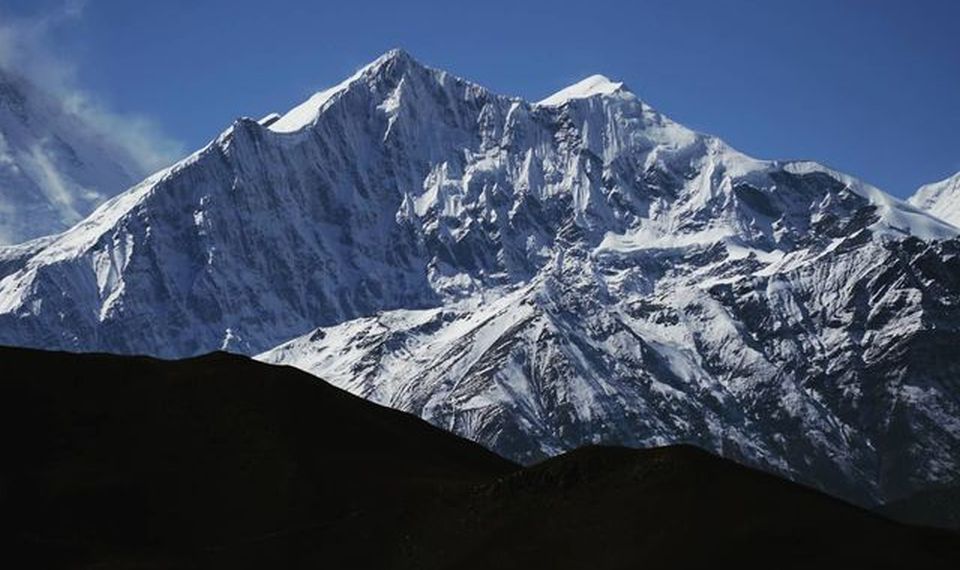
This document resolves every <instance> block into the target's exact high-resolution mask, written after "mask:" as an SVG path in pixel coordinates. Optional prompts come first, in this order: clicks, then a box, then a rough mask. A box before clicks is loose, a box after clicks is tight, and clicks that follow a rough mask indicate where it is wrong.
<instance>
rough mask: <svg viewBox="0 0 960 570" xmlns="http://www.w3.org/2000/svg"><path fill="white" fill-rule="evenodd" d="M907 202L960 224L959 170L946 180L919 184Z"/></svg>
mask: <svg viewBox="0 0 960 570" xmlns="http://www.w3.org/2000/svg"><path fill="white" fill-rule="evenodd" d="M908 202H909V203H910V204H913V205H914V206H916V207H917V208H920V209H922V210H926V211H927V212H930V213H931V214H933V215H934V216H937V217H938V218H940V219H942V220H946V221H948V222H950V223H951V224H953V225H955V226H960V172H958V173H956V174H954V175H953V176H951V177H950V178H947V179H946V180H941V181H940V182H934V183H933V184H927V185H925V186H921V187H920V189H919V190H917V192H916V194H914V195H913V196H911V197H910V199H909V200H908Z"/></svg>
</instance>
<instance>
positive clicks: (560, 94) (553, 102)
mask: <svg viewBox="0 0 960 570" xmlns="http://www.w3.org/2000/svg"><path fill="white" fill-rule="evenodd" d="M614 93H623V94H627V95H628V96H632V93H630V92H629V91H628V90H627V89H626V88H625V87H624V85H623V83H621V82H616V81H613V80H611V79H609V78H608V77H606V76H603V75H591V76H590V77H587V78H586V79H584V80H582V81H578V82H577V83H574V84H573V85H571V86H569V87H565V88H563V89H561V90H560V91H557V92H556V93H554V94H553V95H551V96H549V97H547V98H546V99H543V100H542V101H539V102H538V103H537V105H540V106H542V107H556V106H558V105H563V104H564V103H566V102H568V101H570V100H572V99H587V98H588V97H593V96H595V95H613V94H614Z"/></svg>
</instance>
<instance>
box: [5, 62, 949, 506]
mask: <svg viewBox="0 0 960 570" xmlns="http://www.w3.org/2000/svg"><path fill="white" fill-rule="evenodd" d="M265 125H267V126H265ZM956 232H957V230H956V229H955V228H954V227H953V226H951V225H949V224H947V223H945V222H942V221H941V220H938V219H936V218H934V217H931V216H929V215H927V214H925V213H923V212H922V211H920V210H917V209H916V208H914V207H912V206H909V205H907V204H904V203H901V202H899V201H897V200H895V199H893V198H891V197H889V196H887V195H886V194H883V193H882V192H880V191H879V190H877V189H875V188H872V187H869V186H867V185H865V184H863V183H861V182H859V181H857V180H855V179H852V178H850V177H847V176H844V175H842V174H840V173H837V172H834V171H831V170H829V169H827V168H825V167H823V166H820V165H818V164H815V163H809V162H787V163H781V162H768V161H760V160H755V159H752V158H750V157H747V156H744V155H743V154H741V153H739V152H737V151H735V150H733V149H731V148H730V147H728V146H727V145H725V144H724V143H723V142H722V141H720V140H718V139H716V138H713V137H710V136H706V135H701V134H698V133H694V132H692V131H690V130H688V129H686V128H684V127H682V126H680V125H678V124H676V123H674V122H672V121H670V120H669V119H668V118H666V117H664V116H662V115H661V114H659V113H657V112H656V111H654V110H653V109H651V108H650V107H649V106H647V105H646V104H644V103H643V102H641V101H640V100H639V99H637V98H636V97H635V96H634V95H633V94H632V93H630V92H629V91H628V90H627V89H626V88H625V87H624V86H622V85H621V84H616V83H613V82H610V81H609V80H606V79H605V78H602V77H599V76H595V77H592V78H589V80H586V81H584V82H583V83H581V84H578V85H577V86H574V87H571V88H569V89H567V90H564V91H562V92H561V93H559V94H557V95H555V96H553V97H550V98H548V99H546V100H544V101H543V102H541V103H539V104H529V103H526V102H524V101H520V100H517V99H509V98H505V97H500V96H497V95H494V94H492V93H490V92H488V91H486V90H485V89H483V88H481V87H478V86H476V85H474V84H471V83H469V82H466V81H463V80H460V79H457V78H455V77H452V76H450V75H448V74H446V73H444V72H441V71H437V70H433V69H429V68H426V67H423V66H422V65H420V64H418V63H417V62H415V61H414V60H412V59H411V58H410V57H409V56H408V55H406V54H404V53H402V52H391V53H389V54H387V55H385V56H384V57H382V58H380V59H378V60H377V61H376V62H374V63H372V64H371V65H369V66H367V67H366V68H364V69H363V70H361V71H360V72H358V73H357V74H356V75H355V76H354V77H352V78H350V79H348V80H347V81H345V82H344V83H343V84H341V85H339V86H337V87H334V88H332V89H330V90H328V91H325V92H322V93H318V94H317V95H315V96H314V97H312V98H311V99H310V100H308V101H307V102H305V103H304V104H303V105H301V106H300V107H298V108H296V109H294V110H293V111H291V112H290V113H288V114H287V115H285V116H283V117H281V118H279V119H276V118H272V119H271V120H270V121H264V123H263V124H261V123H258V122H256V121H252V120H246V119H244V120H240V121H237V122H236V123H235V124H234V125H233V126H232V127H231V128H230V129H229V130H227V131H226V132H225V133H224V134H223V135H221V136H220V137H219V138H218V139H216V140H215V141H213V142H212V143H211V144H210V145H209V146H207V147H206V148H204V149H202V150H201V151H199V152H197V153H196V154H195V155H193V156H191V157H189V158H188V159H186V160H184V161H183V162H181V163H179V164H177V165H175V166H174V167H172V168H170V169H169V170H167V171H164V172H161V173H159V174H157V175H155V176H153V177H151V178H150V179H148V180H146V181H145V182H143V183H141V184H140V185H138V186H136V187H134V188H133V189H131V190H130V191H128V192H127V193H125V194H123V195H121V196H119V197H117V198H116V199H114V200H112V201H111V202H110V203H108V204H106V205H105V206H103V207H102V208H100V209H99V210H98V211H97V212H95V213H94V214H93V215H92V216H91V217H89V218H88V219H87V220H85V221H84V222H83V223H81V224H79V225H78V226H77V227H75V228H73V229H72V230H70V231H68V232H67V233H65V234H63V235H62V236H60V237H58V238H57V239H56V240H54V241H52V242H50V243H44V244H42V245H41V246H37V247H34V248H32V249H31V248H26V249H25V248H21V249H18V250H16V251H13V250H6V251H0V269H2V270H3V271H0V274H6V277H4V278H3V279H2V281H0V342H4V343H8V344H17V345H26V346H39V347H45V348H62V349H68V350H101V351H111V352H122V353H149V354H153V355H159V356H185V355H192V354H197V353H200V352H205V351H208V350H212V349H218V348H225V349H228V350H234V351H238V352H243V353H246V354H258V353H262V352H264V351H267V352H265V353H264V354H262V356H261V358H262V359H264V360H267V361H271V362H282V363H290V364H294V365H296V366H299V367H301V368H303V369H305V370H308V371H311V372H314V373H316V374H318V375H320V376H322V377H324V378H325V379H327V380H329V381H331V382H333V383H335V384H336V385H338V386H342V387H345V388H347V389H349V390H351V391H352V392H354V393H358V394H362V395H364V396H366V397H368V398H370V399H372V400H375V401H378V402H382V403H385V404H388V405H391V406H394V407H397V408H400V409H403V410H406V411H410V412H414V413H416V414H418V415H420V416H422V417H424V418H426V419H428V420H430V421H431V422H433V423H435V424H437V425H441V426H443V427H446V428H448V429H451V430H452V431H454V432H456V433H458V434H461V435H465V436H467V437H470V438H472V439H475V440H477V441H480V442H482V443H484V444H485V445H487V446H489V447H491V448H493V449H495V450H496V451H498V452H500V453H502V454H504V455H507V456H509V457H512V458H515V459H519V460H521V461H532V460H535V459H539V458H542V457H544V456H547V455H551V454H555V453H557V452H560V451H562V450H566V449H570V448H574V447H577V446H580V445H583V444H585V443H601V442H602V443H623V444H629V445H637V446H647V445H661V444H666V443H672V442H687V443H696V444H698V445H701V446H703V447H706V448H708V449H712V450H716V451H719V452H720V453H723V454H725V455H727V456H730V457H733V458H736V459H741V460H745V461H747V462H750V463H751V464H754V465H760V466H763V467H766V468H768V469H773V470H775V471H778V472H780V473H784V474H787V475H788V476H790V477H792V478H794V479H797V480H800V481H803V482H806V483H810V484H813V485H817V486H819V487H821V488H824V489H827V490H829V491H831V492H834V493H837V494H842V495H844V496H846V497H848V498H852V499H854V500H858V501H863V502H869V501H873V500H876V499H879V498H885V497H890V496H894V495H900V494H903V493H906V492H909V491H912V490H915V489H918V488H921V487H923V486H925V485H927V484H929V483H933V482H941V481H947V480H950V479H952V478H955V477H956V476H957V473H958V470H960V465H958V461H960V460H958V459H957V458H960V405H958V401H957V397H956V394H957V393H958V386H957V383H958V380H957V378H958V375H957V371H958V369H960V365H958V364H960V363H958V360H957V358H958V357H956V356H954V354H953V351H951V350H950V349H949V348H945V347H950V346H953V345H955V342H956V339H957V324H958V323H960V320H958V318H957V315H956V309H955V308H954V307H956V304H957V301H958V294H960V268H958V265H957V264H958V263H960V262H958V261H957V258H956V252H957V248H958V247H960V243H958V242H957V241H956V240H955V239H954V238H955V236H956ZM4 268H6V269H4ZM318 326H319V327H320V328H316V327H318ZM299 335H305V336H299ZM294 337H297V338H294ZM291 338H294V340H292V341H289V339H291ZM285 341H289V342H285ZM284 342H285V344H283V345H281V346H279V347H277V345H278V344H279V343H284ZM273 347H277V348H275V349H274V348H273Z"/></svg>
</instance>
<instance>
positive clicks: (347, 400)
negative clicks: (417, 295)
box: [0, 348, 960, 570]
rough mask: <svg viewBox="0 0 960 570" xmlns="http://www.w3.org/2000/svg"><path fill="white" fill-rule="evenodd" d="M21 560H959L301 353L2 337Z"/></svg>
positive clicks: (781, 488) (853, 515) (610, 564)
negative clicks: (178, 353)
mask: <svg viewBox="0 0 960 570" xmlns="http://www.w3.org/2000/svg"><path fill="white" fill-rule="evenodd" d="M0 361H2V362H3V365H4V375H3V377H2V380H0V422H2V426H3V428H4V429H2V430H0V442H2V445H3V450H4V459H5V461H4V462H3V463H2V464H0V488H2V489H3V490H4V492H3V493H0V545H2V548H0V557H2V558H0V559H2V560H3V562H6V563H7V564H6V565H7V566H11V567H18V568H49V569H59V568H103V569H121V568H122V569H128V568H204V569H211V568H229V569H231V570H238V569H273V568H291V569H299V568H328V567H334V568H383V569H394V568H396V569H400V568H409V569H417V570H425V569H437V570H439V569H453V568H456V569H457V570H462V569H472V568H560V569H565V568H578V569H579V568H597V569H603V570H606V569H622V568H635V567H637V565H638V564H642V565H644V566H650V567H654V568H704V567H708V566H712V565H717V564H720V565H724V564H727V565H734V566H736V567H737V568H770V566H771V561H772V560H774V561H776V562H775V564H774V565H775V566H776V567H777V568H834V567H837V568H870V569H875V568H922V569H927V568H954V567H955V566H956V559H957V557H958V556H960V537H958V535H952V534H948V533H938V532H936V531H933V530H930V529H923V528H916V527H909V526H906V525H901V524H897V523H894V522H892V521H888V520H884V519H882V518H880V517H878V516H875V515H872V514H871V513H869V512H866V511H863V510H861V509H858V508H855V507H853V506H851V505H849V504H846V503H843V502H841V501H839V500H836V499H833V498H831V497H827V496H825V495H823V494H821V493H817V492H815V491H813V490H811V489H808V488H804V487H801V486H799V485H795V484H792V483H790V482H788V481H785V480H783V479H779V478H777V477H773V476H771V475H767V474H764V473H759V472H757V471H754V470H752V469H747V468H744V467H742V466H739V465H736V464H734V463H732V462H730V461H725V460H722V459H720V458H717V457H714V456H712V455H710V454H707V453H705V452H703V451H700V450H697V449H694V448H691V447H686V446H675V447H668V448H660V449H651V450H642V451H638V450H628V449H623V448H603V447H593V448H587V449H581V450H577V451H575V452H572V453H569V454H566V455H563V456H560V457H556V458H553V459H551V460H549V461H547V462H545V463H542V464H539V465H536V466H533V467H528V468H520V467H519V466H518V465H515V464H513V463H510V462H509V461H506V460H504V459H502V458H500V457H497V456H496V455H494V454H492V453H490V452H489V451H487V450H485V449H483V448H482V447H481V446H479V445H477V444H474V443H471V442H468V441H465V440H463V439H460V438H457V437H455V436H453V435H451V434H449V433H446V432H443V431H441V430H439V429H436V428H434V427H432V426H430V425H428V424H427V423H425V422H423V421H420V420H419V419H417V418H415V417H413V416H410V415H408V414H403V413H400V412H397V411H394V410H389V409H386V408H382V407H380V406H377V405H374V404H372V403H370V402H366V401H363V400H361V399H360V398H356V397H354V396H351V395H349V394H347V393H346V392H343V391H341V390H337V389H336V388H333V387H332V386H330V385H328V384H326V383H324V382H322V381H318V380H317V379H316V378H313V377H311V376H309V375H307V374H305V373H303V372H301V371H299V370H295V369H293V368H289V367H277V366H268V365H266V364H262V363H259V362H255V361H251V360H250V359H247V358H244V357H242V356H237V355H227V354H223V353H220V354H211V355H206V356H202V357H198V358H191V359H187V360H182V361H175V362H170V361H160V360H154V359H151V358H142V357H123V356H111V355H75V354H64V353H50V352H42V351H32V350H24V349H9V348H0Z"/></svg>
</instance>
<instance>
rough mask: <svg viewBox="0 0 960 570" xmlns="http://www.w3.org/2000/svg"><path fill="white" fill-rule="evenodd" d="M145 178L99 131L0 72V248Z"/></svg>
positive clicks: (58, 228) (69, 219) (62, 222)
mask: <svg viewBox="0 0 960 570" xmlns="http://www.w3.org/2000/svg"><path fill="white" fill-rule="evenodd" d="M143 175H144V172H143V171H142V168H141V166H140V165H139V163H138V162H137V161H136V160H135V159H134V158H133V157H132V156H130V155H129V153H128V152H127V151H125V150H123V149H121V148H120V147H119V146H118V145H115V144H112V143H111V142H110V141H109V140H108V139H107V137H106V136H105V134H103V133H101V132H100V131H99V130H98V129H96V128H95V127H93V126H92V125H90V124H88V123H87V122H85V121H84V120H83V119H81V118H80V117H79V116H77V115H76V114H74V113H71V112H70V111H68V110H67V109H65V108H64V107H63V105H62V104H61V103H60V102H59V101H58V100H56V99H55V98H53V97H51V96H49V95H48V94H46V93H44V92H43V91H42V90H40V89H39V88H37V87H36V86H34V85H32V84H31V83H29V82H28V81H27V80H26V79H24V78H23V77H20V76H18V75H16V74H14V73H10V72H7V71H4V70H3V69H0V245H3V244H12V243H19V242H23V241H27V240H29V239H32V238H36V237H40V236H44V235H48V234H53V233H59V232H62V231H63V230H65V229H67V228H69V227H70V226H72V225H74V224H76V223H77V222H79V221H80V220H81V219H83V218H84V217H86V216H87V215H88V214H89V213H90V212H91V211H92V210H93V209H94V208H95V207H96V206H98V205H99V204H100V203H102V202H103V201H104V200H106V199H107V198H108V197H110V196H112V195H114V194H116V193H118V192H120V191H122V190H125V189H127V188H129V187H130V186H131V185H133V184H134V183H135V182H136V181H137V180H139V179H140V178H142V177H143Z"/></svg>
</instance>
